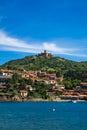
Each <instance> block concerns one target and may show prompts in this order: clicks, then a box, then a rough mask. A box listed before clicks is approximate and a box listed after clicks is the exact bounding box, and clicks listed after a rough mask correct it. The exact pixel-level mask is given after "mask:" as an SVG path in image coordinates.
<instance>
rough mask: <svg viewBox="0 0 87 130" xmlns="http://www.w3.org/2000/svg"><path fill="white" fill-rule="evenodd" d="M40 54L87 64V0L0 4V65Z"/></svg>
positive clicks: (21, 0)
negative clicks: (43, 52)
mask: <svg viewBox="0 0 87 130" xmlns="http://www.w3.org/2000/svg"><path fill="white" fill-rule="evenodd" d="M43 50H47V51H48V52H51V53H52V54H53V55H54V56H60V57H63V58H65V59H69V60H73V61H87V0H0V65H1V64H4V63H5V62H7V61H10V60H13V59H20V58H23V57H25V56H28V55H36V54H37V53H40V52H42V51H43Z"/></svg>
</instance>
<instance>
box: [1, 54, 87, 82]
mask: <svg viewBox="0 0 87 130" xmlns="http://www.w3.org/2000/svg"><path fill="white" fill-rule="evenodd" d="M1 68H5V69H15V70H24V69H25V70H41V71H46V72H47V73H56V75H57V76H58V77H59V76H64V78H65V79H67V80H69V81H70V80H71V79H72V80H76V79H77V80H79V81H87V62H74V61H70V60H66V59H63V58H60V57H53V56H51V57H44V56H27V57H25V58H23V59H18V60H12V61H10V62H7V63H6V64H4V65H2V66H1Z"/></svg>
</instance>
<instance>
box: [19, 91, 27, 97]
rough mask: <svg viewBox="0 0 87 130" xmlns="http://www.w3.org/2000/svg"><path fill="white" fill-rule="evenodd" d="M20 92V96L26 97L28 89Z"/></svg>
mask: <svg viewBox="0 0 87 130" xmlns="http://www.w3.org/2000/svg"><path fill="white" fill-rule="evenodd" d="M20 93H21V96H22V97H23V98H24V97H27V95H28V91H27V90H20Z"/></svg>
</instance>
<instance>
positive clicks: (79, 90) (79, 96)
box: [0, 69, 87, 101]
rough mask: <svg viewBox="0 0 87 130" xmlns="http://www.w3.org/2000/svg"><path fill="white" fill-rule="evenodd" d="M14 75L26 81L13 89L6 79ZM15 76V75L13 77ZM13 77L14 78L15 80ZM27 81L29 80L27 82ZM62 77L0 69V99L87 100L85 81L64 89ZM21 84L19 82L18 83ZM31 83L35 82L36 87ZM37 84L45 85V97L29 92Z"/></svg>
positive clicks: (53, 74)
mask: <svg viewBox="0 0 87 130" xmlns="http://www.w3.org/2000/svg"><path fill="white" fill-rule="evenodd" d="M14 75H17V76H20V77H21V78H22V79H25V80H26V81H27V83H26V84H25V85H24V87H23V86H21V87H19V88H18V86H19V82H18V83H16V85H17V86H15V87H14V88H13V89H14V90H15V91H17V92H16V93H14V91H12V90H11V86H10V85H9V84H7V81H8V79H12V77H13V76H14ZM15 78H16V77H15ZM15 78H14V80H15ZM28 81H29V82H28ZM30 81H31V82H30ZM62 81H63V77H57V76H56V74H55V73H52V74H47V73H46V72H41V71H26V70H24V71H22V72H21V71H16V70H6V69H1V70H0V101H46V100H47V101H62V100H82V101H83V100H85V101H86V100H87V82H81V83H80V86H76V87H75V89H68V90H67V89H66V87H65V85H64V84H61V82H62ZM20 84H21V83H20ZM32 84H36V87H35V86H34V85H32ZM37 85H39V86H41V87H42V88H41V89H43V86H45V90H46V91H45V92H46V95H47V96H46V97H41V98H40V97H38V96H36V97H32V96H31V93H32V92H33V93H34V92H35V91H36V90H37Z"/></svg>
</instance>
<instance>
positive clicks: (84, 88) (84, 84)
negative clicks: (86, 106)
mask: <svg viewBox="0 0 87 130" xmlns="http://www.w3.org/2000/svg"><path fill="white" fill-rule="evenodd" d="M80 87H81V89H83V90H87V82H82V83H81V85H80Z"/></svg>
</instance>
